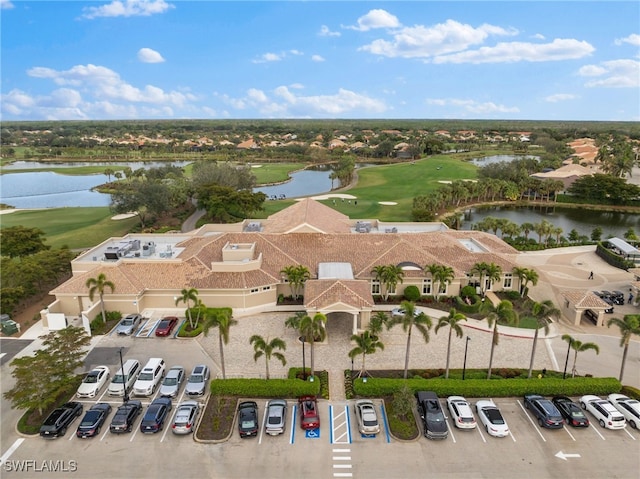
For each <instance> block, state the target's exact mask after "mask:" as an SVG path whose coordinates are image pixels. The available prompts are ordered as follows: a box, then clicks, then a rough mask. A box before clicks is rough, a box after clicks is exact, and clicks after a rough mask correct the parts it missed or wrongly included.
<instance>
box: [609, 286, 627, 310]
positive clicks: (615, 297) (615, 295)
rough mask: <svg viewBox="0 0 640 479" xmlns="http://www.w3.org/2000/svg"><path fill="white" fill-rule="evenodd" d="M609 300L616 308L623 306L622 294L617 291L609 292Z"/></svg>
mask: <svg viewBox="0 0 640 479" xmlns="http://www.w3.org/2000/svg"><path fill="white" fill-rule="evenodd" d="M609 299H611V301H613V302H614V303H615V304H617V305H618V306H622V305H623V304H624V293H623V292H622V291H619V290H617V289H616V290H613V291H611V296H609Z"/></svg>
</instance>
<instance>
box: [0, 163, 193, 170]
mask: <svg viewBox="0 0 640 479" xmlns="http://www.w3.org/2000/svg"><path fill="white" fill-rule="evenodd" d="M189 163H192V162H191V161H171V162H169V161H130V162H126V161H115V162H114V161H75V162H61V163H55V162H50V161H49V162H46V161H14V162H13V163H11V164H9V165H6V166H3V167H2V169H3V170H24V169H51V168H74V167H77V166H104V168H105V169H107V168H111V169H112V170H113V169H117V168H121V169H124V168H126V167H129V168H131V169H132V170H138V169H140V168H144V169H145V170H148V169H150V168H160V167H162V166H166V165H174V166H179V167H181V168H182V167H184V166H187V165H188V164H189Z"/></svg>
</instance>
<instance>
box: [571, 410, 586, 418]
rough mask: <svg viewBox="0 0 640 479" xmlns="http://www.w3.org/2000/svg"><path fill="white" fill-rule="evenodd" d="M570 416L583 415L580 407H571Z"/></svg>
mask: <svg viewBox="0 0 640 479" xmlns="http://www.w3.org/2000/svg"><path fill="white" fill-rule="evenodd" d="M571 417H584V413H583V412H582V411H581V410H580V409H572V410H571Z"/></svg>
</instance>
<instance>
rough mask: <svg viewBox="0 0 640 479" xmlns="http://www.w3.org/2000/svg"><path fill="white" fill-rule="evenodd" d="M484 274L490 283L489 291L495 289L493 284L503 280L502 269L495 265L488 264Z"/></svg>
mask: <svg viewBox="0 0 640 479" xmlns="http://www.w3.org/2000/svg"><path fill="white" fill-rule="evenodd" d="M484 273H485V275H486V277H487V280H488V281H489V289H493V283H495V282H496V281H500V278H502V268H501V267H500V266H498V265H497V264H495V263H489V264H487V267H486V269H485V271H484Z"/></svg>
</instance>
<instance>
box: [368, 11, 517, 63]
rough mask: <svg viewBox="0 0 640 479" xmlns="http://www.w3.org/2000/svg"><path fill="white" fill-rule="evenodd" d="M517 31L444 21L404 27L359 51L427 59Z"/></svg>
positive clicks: (513, 33)
mask: <svg viewBox="0 0 640 479" xmlns="http://www.w3.org/2000/svg"><path fill="white" fill-rule="evenodd" d="M515 34H517V31H516V30H513V29H504V28H502V27H497V26H494V25H489V24H483V25H480V26H479V27H477V28H475V27H472V26H471V25H468V24H463V23H460V22H456V21H455V20H447V21H446V22H445V23H439V24H437V25H434V26H431V27H425V26H423V25H416V26H413V27H405V28H402V29H401V30H399V31H397V32H395V33H394V34H393V40H391V41H388V40H384V39H377V40H374V41H373V42H371V43H370V44H369V45H365V46H363V47H361V48H360V50H364V51H368V52H370V53H372V54H374V55H382V56H386V57H391V58H393V57H401V58H429V57H432V56H436V55H444V54H447V53H453V52H460V51H463V50H466V49H467V48H469V47H471V46H473V45H479V44H482V43H483V42H484V41H485V40H486V39H487V38H488V37H489V36H490V35H515Z"/></svg>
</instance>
